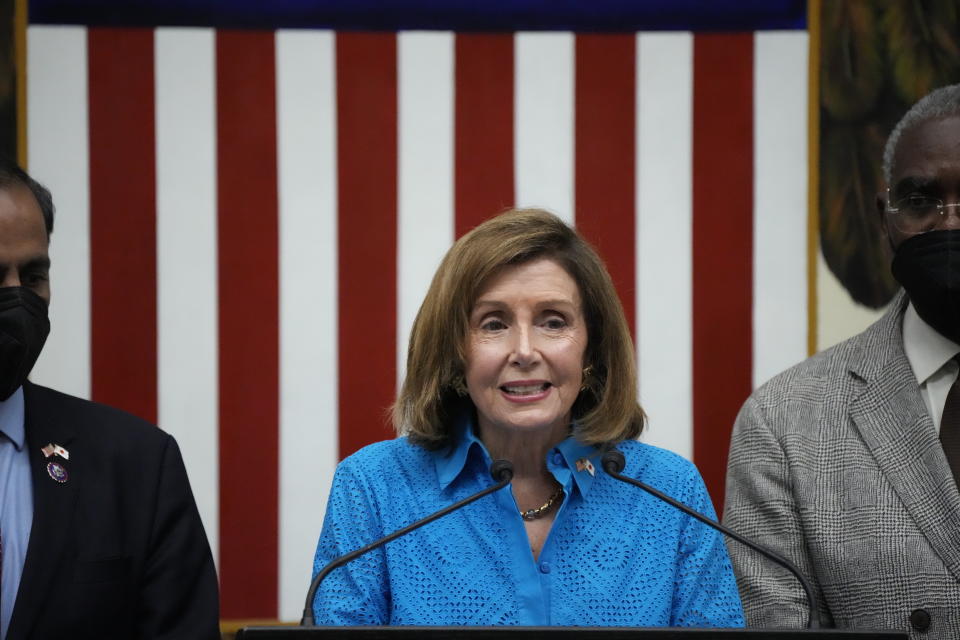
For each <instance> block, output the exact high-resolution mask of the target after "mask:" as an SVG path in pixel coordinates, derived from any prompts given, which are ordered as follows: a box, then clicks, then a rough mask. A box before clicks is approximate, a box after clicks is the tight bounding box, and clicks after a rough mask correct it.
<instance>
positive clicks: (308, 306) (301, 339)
mask: <svg viewBox="0 0 960 640" xmlns="http://www.w3.org/2000/svg"><path fill="white" fill-rule="evenodd" d="M276 73H277V165H278V174H279V175H278V191H279V209H280V229H279V231H280V497H279V501H280V505H279V510H280V523H279V527H280V540H279V544H280V559H279V562H280V567H279V581H280V592H279V594H278V598H279V602H278V610H279V612H280V618H281V619H284V620H299V618H300V614H301V613H302V611H303V601H304V598H305V597H306V589H307V585H308V584H309V582H310V571H311V568H312V566H313V554H314V551H315V549H316V544H317V538H318V536H319V535H320V526H321V523H322V521H323V513H324V510H325V508H326V502H327V493H328V492H329V489H330V482H331V480H332V477H333V470H334V468H335V466H336V464H337V459H338V457H339V456H338V446H339V445H338V437H337V421H338V412H337V164H336V162H337V159H336V149H337V138H336V95H337V92H336V80H335V66H334V37H333V34H332V33H331V32H328V31H323V32H318V31H299V30H297V31H284V30H281V31H278V32H277V36H276Z"/></svg>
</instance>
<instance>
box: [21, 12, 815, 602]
mask: <svg viewBox="0 0 960 640" xmlns="http://www.w3.org/2000/svg"><path fill="white" fill-rule="evenodd" d="M808 44H809V43H808V34H807V32H806V30H803V29H799V30H772V31H763V30H760V31H755V30H741V31H735V32H722V33H721V32H706V31H684V30H675V31H638V32H630V33H612V34H596V33H593V34H591V33H577V32H576V31H569V30H568V31H563V30H561V31H522V30H521V31H514V32H499V33H477V32H466V31H443V30H432V31H416V30H402V31H396V32H391V31H378V32H364V31H350V30H340V31H337V30H325V29H283V28H281V29H259V30H258V29H249V30H238V29H226V28H220V29H217V28H209V27H207V28H197V27H153V28H150V27H136V28H131V27H102V26H101V27H93V26H84V25H76V24H74V25H52V24H32V25H30V26H29V27H28V33H27V46H28V62H27V82H28V89H27V116H28V118H27V122H28V125H27V126H28V129H27V140H28V157H29V169H30V171H31V173H32V174H33V175H34V176H36V177H37V178H38V179H39V180H40V181H41V182H44V183H45V184H47V185H48V186H49V187H50V188H51V190H52V192H53V194H54V200H55V202H56V203H57V207H58V218H57V221H56V228H55V232H54V234H53V237H52V244H51V258H52V260H53V270H52V275H51V278H52V287H53V302H52V306H51V322H52V326H53V330H52V333H51V335H50V338H49V341H48V343H47V347H46V349H45V351H44V352H43V355H42V357H41V360H40V361H39V362H38V364H37V367H36V369H35V371H34V374H33V379H34V380H35V381H36V382H39V383H41V384H46V385H49V386H52V387H55V388H57V389H60V390H63V391H65V392H68V393H73V394H76V395H79V396H83V397H88V398H92V399H94V400H98V401H101V402H106V403H109V404H113V405H115V406H118V407H121V408H124V409H126V410H128V411H131V412H133V413H135V414H138V415H140V416H142V417H144V418H146V419H148V420H151V421H156V422H157V423H158V424H159V425H160V426H161V427H162V428H164V429H165V430H167V431H168V432H170V433H172V434H173V435H175V436H176V438H177V439H178V441H179V443H180V446H181V448H182V449H183V453H184V457H185V461H186V464H187V469H188V472H189V475H190V480H191V483H192V485H193V489H194V493H195V495H196V498H197V502H198V505H199V508H200V511H201V514H202V516H203V520H204V524H205V526H206V529H207V533H208V535H209V537H210V541H211V545H212V547H213V549H214V555H215V556H216V558H217V565H218V570H219V573H220V578H221V585H222V615H223V617H224V618H227V619H239V618H280V619H296V618H299V614H300V610H301V607H302V602H303V597H304V594H305V588H306V585H307V583H308V581H309V572H310V568H311V562H312V556H313V551H314V547H315V544H316V539H317V536H318V534H319V531H320V526H321V522H322V518H323V512H324V508H325V500H326V493H327V491H328V489H329V483H330V480H331V477H332V473H333V469H334V466H335V465H336V463H337V461H338V460H339V459H340V458H342V457H343V456H345V455H348V454H350V453H351V452H353V451H355V450H356V449H357V448H359V447H360V446H362V445H364V444H366V443H369V442H372V441H375V440H380V439H384V438H389V437H391V435H392V433H391V431H390V430H389V428H388V427H387V425H386V418H385V416H386V409H387V407H388V406H389V405H390V403H391V402H392V399H393V396H394V393H395V391H396V389H397V386H398V384H399V381H400V380H401V379H402V376H403V369H404V361H405V348H406V339H407V334H408V333H409V330H410V327H411V325H412V322H413V318H414V315H415V314H416V311H417V309H418V306H419V304H420V301H421V300H422V297H423V295H424V293H425V291H426V288H427V286H428V284H429V280H430V278H431V276H432V274H433V271H434V269H435V268H436V266H437V265H438V263H439V261H440V259H441V257H442V255H443V254H444V252H445V251H446V250H447V248H448V247H449V246H450V244H451V243H452V242H453V240H454V239H455V238H456V237H457V236H459V235H460V234H462V233H463V232H464V231H466V230H468V229H470V228H471V227H473V226H474V225H476V224H477V223H478V222H480V221H481V220H483V219H485V218H486V217H489V216H490V215H492V214H494V213H496V212H498V211H500V210H502V209H503V208H505V207H508V206H513V205H517V206H528V205H530V206H533V205H535V206H543V207H546V208H548V209H550V210H552V211H554V212H556V213H557V214H558V215H560V216H561V217H563V218H564V219H565V220H567V221H569V222H570V223H572V224H575V225H576V226H577V228H578V229H580V231H581V232H582V233H583V234H584V235H585V236H586V237H587V238H588V239H589V240H590V241H591V242H593V243H594V244H595V246H597V247H598V248H599V250H600V252H601V254H602V255H603V257H604V259H605V260H606V262H607V265H608V267H609V269H610V271H611V273H612V274H613V278H614V280H615V282H616V284H617V287H618V290H619V293H620V296H621V299H622V301H623V303H624V306H625V308H626V311H627V315H628V318H629V319H630V322H631V323H632V325H633V328H634V335H635V337H636V343H637V357H638V361H639V368H640V388H639V389H638V393H639V396H640V399H641V402H642V404H643V406H644V408H645V409H646V410H647V412H648V413H649V415H650V423H649V429H648V431H647V433H646V434H645V435H644V439H645V440H646V441H647V442H650V443H653V444H657V445H660V446H664V447H667V448H670V449H672V450H674V451H677V452H679V453H680V454H682V455H684V456H686V457H688V458H691V459H693V460H694V461H695V462H696V463H697V465H698V466H699V467H700V469H701V471H702V473H703V474H704V477H705V479H706V481H707V484H708V487H709V489H710V492H711V495H712V496H713V499H714V502H715V504H716V505H717V506H718V508H719V507H720V505H721V504H722V501H723V489H724V487H723V476H724V469H725V464H726V448H727V442H728V437H729V431H730V428H731V425H732V422H733V419H734V416H735V415H736V412H737V410H738V409H739V407H740V405H741V404H742V402H743V400H744V399H745V398H746V396H747V395H748V394H749V393H750V391H751V390H752V389H753V388H754V387H755V386H756V385H757V384H759V383H761V382H762V381H764V380H766V379H767V378H769V377H770V376H771V375H773V374H774V373H776V372H778V371H780V370H782V369H784V368H786V367H787V366H789V365H791V364H793V363H795V362H797V361H799V360H801V359H803V358H804V357H806V355H807V339H808V267H809V263H810V257H809V255H808V215H807V209H808V207H807V189H808V180H807V174H808V157H807V148H808V147H807V136H808V99H807V98H808V82H809V75H808Z"/></svg>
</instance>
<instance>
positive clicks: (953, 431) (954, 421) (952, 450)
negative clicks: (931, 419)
mask: <svg viewBox="0 0 960 640" xmlns="http://www.w3.org/2000/svg"><path fill="white" fill-rule="evenodd" d="M953 359H954V361H955V362H957V363H958V364H960V355H956V356H954V358H953ZM940 444H942V445H943V452H944V453H945V454H946V456H947V462H948V463H950V471H952V472H953V480H954V482H956V483H957V486H958V487H960V376H957V379H956V381H955V382H954V383H953V386H952V387H950V393H948V394H947V402H946V404H944V405H943V417H942V418H940Z"/></svg>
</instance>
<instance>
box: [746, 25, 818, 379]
mask: <svg viewBox="0 0 960 640" xmlns="http://www.w3.org/2000/svg"><path fill="white" fill-rule="evenodd" d="M807 44H808V37H807V34H806V33H805V32H797V31H794V32H790V31H778V32H770V33H758V34H756V35H755V37H754V47H755V50H754V56H753V59H754V135H753V140H754V147H753V148H754V159H753V167H754V168H753V171H754V182H753V203H754V204H753V385H754V387H756V386H759V385H760V384H762V383H763V382H766V381H767V380H768V379H769V378H770V377H771V376H773V375H775V374H777V373H779V372H780V371H783V370H784V369H786V368H787V367H789V366H790V365H793V364H795V363H797V362H799V361H801V360H803V359H804V358H805V357H806V356H807V171H808V169H807Z"/></svg>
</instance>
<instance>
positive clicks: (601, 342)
mask: <svg viewBox="0 0 960 640" xmlns="http://www.w3.org/2000/svg"><path fill="white" fill-rule="evenodd" d="M538 258H549V259H552V260H554V261H556V262H557V264H559V265H560V266H561V267H563V268H564V269H565V270H566V271H567V273H569V274H570V276H571V277H572V278H573V280H574V281H575V282H576V283H577V287H578V288H579V290H580V297H581V300H582V303H583V315H584V318H585V320H586V324H587V348H586V352H585V354H584V360H585V363H584V364H585V366H587V367H589V369H588V371H589V374H588V375H587V376H585V378H584V386H585V388H584V390H582V391H581V392H580V395H579V397H578V398H577V400H576V401H575V402H574V404H573V410H572V412H573V417H574V419H575V420H576V423H577V432H576V435H577V437H578V438H579V439H580V440H581V441H582V442H584V443H588V444H602V443H612V442H618V441H620V440H625V439H632V438H636V437H637V436H639V435H640V432H641V431H642V430H643V425H644V421H645V419H646V416H645V415H644V413H643V409H641V408H640V405H639V403H638V402H637V397H636V394H637V370H636V363H635V358H634V351H633V341H632V340H631V338H630V329H629V328H628V326H627V320H626V318H625V316H624V314H623V308H622V307H621V306H620V299H619V298H618V297H617V292H616V289H615V288H614V286H613V281H612V280H611V279H610V274H609V273H607V270H606V268H605V267H604V265H603V261H602V260H601V259H600V256H598V255H597V253H596V251H594V250H593V248H592V247H591V246H590V245H589V244H588V243H587V242H586V241H585V240H584V239H583V238H581V237H580V236H579V235H578V234H577V232H576V231H574V230H573V229H571V228H570V227H569V226H567V225H566V224H565V223H564V222H563V221H562V220H560V219H559V218H557V217H556V216H555V215H553V214H552V213H549V212H547V211H544V210H541V209H511V210H509V211H506V212H504V213H502V214H500V215H498V216H497V217H495V218H492V219H490V220H487V221H486V222H484V223H483V224H481V225H479V226H478V227H476V228H475V229H473V230H472V231H470V232H469V233H467V234H466V235H464V236H463V237H461V238H460V239H459V240H457V242H456V243H455V244H454V245H453V247H452V248H451V249H450V250H449V251H448V252H447V255H446V256H444V258H443V262H441V263H440V267H439V268H438V269H437V272H436V273H435V274H434V276H433V281H432V282H431V283H430V289H429V290H428V291H427V295H426V298H424V301H423V304H422V305H421V306H420V311H419V312H418V313H417V318H416V320H415V321H414V323H413V329H412V330H411V332H410V346H409V350H408V351H407V375H406V378H404V381H403V386H402V387H401V389H400V394H399V396H398V397H397V401H396V403H395V404H394V406H393V424H394V428H395V429H396V430H397V432H398V433H399V434H406V435H408V436H409V437H410V439H411V440H413V441H414V442H416V443H417V444H420V445H422V446H424V447H427V448H430V449H436V448H440V447H443V446H445V445H447V444H448V443H449V440H450V436H451V426H452V425H451V422H452V420H453V418H454V416H455V415H457V413H458V412H459V411H461V410H462V409H463V408H465V407H467V408H470V407H472V406H473V405H472V402H471V401H470V398H469V397H468V396H466V395H465V394H464V393H463V385H464V382H463V380H464V369H465V362H466V358H465V345H466V339H467V331H468V323H469V317H470V312H471V310H472V308H473V305H474V303H475V302H476V299H477V296H478V295H479V293H480V290H481V287H482V286H483V285H484V283H485V282H486V281H487V279H488V278H490V277H491V276H492V275H494V274H495V273H497V272H498V271H499V270H500V269H502V268H504V267H507V266H511V265H517V264H523V263H525V262H529V261H531V260H534V259H538Z"/></svg>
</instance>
